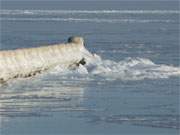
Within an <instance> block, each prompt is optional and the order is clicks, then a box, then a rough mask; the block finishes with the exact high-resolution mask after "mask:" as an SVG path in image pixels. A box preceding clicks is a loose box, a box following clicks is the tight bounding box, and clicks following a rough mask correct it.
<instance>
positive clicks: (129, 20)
mask: <svg viewBox="0 0 180 135" xmlns="http://www.w3.org/2000/svg"><path fill="white" fill-rule="evenodd" d="M0 20H2V21H48V22H49V21H57V22H93V23H174V22H175V21H174V20H171V19H99V18H57V17H56V18H14V17H13V18H8V17H4V18H0Z"/></svg>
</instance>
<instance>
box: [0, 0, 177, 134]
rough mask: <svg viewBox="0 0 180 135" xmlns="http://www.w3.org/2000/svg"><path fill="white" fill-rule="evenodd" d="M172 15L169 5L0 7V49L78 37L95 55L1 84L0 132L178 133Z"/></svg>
mask: <svg viewBox="0 0 180 135" xmlns="http://www.w3.org/2000/svg"><path fill="white" fill-rule="evenodd" d="M179 15H180V11H179V9H178V2H175V1H174V2H143V1H139V2H130V1H129V2H117V1H112V2H107V1H106V2H95V1H93V2H80V1H79V2H57V1H56V2H38V1H36V2H1V9H0V22H1V44H0V49H1V50H7V49H16V48H27V47H35V46H40V45H47V44H54V43H61V42H66V41H67V38H68V37H69V36H72V35H80V36H83V37H84V38H85V46H86V48H87V49H88V50H89V51H90V52H92V53H94V54H95V57H94V58H91V59H89V64H88V65H86V66H80V67H79V68H78V69H77V70H68V69H62V68H60V67H59V66H57V67H56V68H54V69H52V70H51V71H50V72H47V73H45V74H42V75H38V76H36V77H33V78H29V79H18V80H13V81H11V82H9V83H8V84H6V85H3V86H1V87H0V134H1V135H9V134H13V135H15V134H17V135H26V134H27V135H40V134H43V135H45V134H49V135H51V134H63V135H64V134H83V135H85V134H108V135H111V134H123V135H124V134H128V135H129V134H131V135H132V134H133V135H134V134H142V135H146V134H148V135H154V134H156V135H160V134H162V135H165V134H167V135H178V133H179V129H180V122H179V118H180V115H179V96H180V95H179V94H180V93H179V91H180V90H179V86H180V81H179V77H180V66H179V61H180V57H179V46H180V44H179V41H178V37H179V34H178V33H179V27H178V25H179V23H180V22H179ZM69 55H70V54H69Z"/></svg>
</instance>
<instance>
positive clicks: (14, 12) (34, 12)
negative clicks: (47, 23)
mask: <svg viewBox="0 0 180 135" xmlns="http://www.w3.org/2000/svg"><path fill="white" fill-rule="evenodd" d="M58 14H180V12H179V11H178V10H7V9H3V10H0V15H58Z"/></svg>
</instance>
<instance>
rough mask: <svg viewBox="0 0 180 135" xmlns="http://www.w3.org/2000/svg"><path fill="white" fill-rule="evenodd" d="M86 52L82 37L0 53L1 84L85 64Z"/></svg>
mask: <svg viewBox="0 0 180 135" xmlns="http://www.w3.org/2000/svg"><path fill="white" fill-rule="evenodd" d="M85 52H87V53H88V51H87V50H86V49H85V47H84V40H83V38H81V37H70V38H69V39H68V42H67V43H63V44H56V45H50V46H42V47H37V48H27V49H16V50H7V51H0V82H1V83H2V82H6V81H7V80H9V79H13V78H25V77H30V76H33V75H36V74H37V73H41V72H42V71H45V70H48V69H50V68H52V67H55V66H57V65H62V66H63V67H67V68H68V67H73V66H78V65H79V64H85V61H84V53H85ZM89 54H90V53H89Z"/></svg>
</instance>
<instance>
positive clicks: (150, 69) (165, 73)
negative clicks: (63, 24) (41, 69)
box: [54, 54, 180, 80]
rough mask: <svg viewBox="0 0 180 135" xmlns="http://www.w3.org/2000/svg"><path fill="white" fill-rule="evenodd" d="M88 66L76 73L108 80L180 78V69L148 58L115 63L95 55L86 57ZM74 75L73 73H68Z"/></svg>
mask: <svg viewBox="0 0 180 135" xmlns="http://www.w3.org/2000/svg"><path fill="white" fill-rule="evenodd" d="M86 60H87V64H86V65H85V66H82V65H81V66H80V67H79V68H77V69H76V70H74V71H73V72H74V73H77V72H79V73H80V74H86V75H95V76H100V77H103V78H105V79H107V80H116V79H120V80H143V79H160V78H169V77H172V76H180V67H174V66H169V65H165V64H155V63H154V62H152V61H151V60H149V59H146V58H130V57H129V58H126V59H124V60H122V61H119V62H115V61H112V60H103V59H102V58H101V57H100V56H98V55H96V54H94V55H93V57H86ZM59 71H60V72H62V68H59V70H58V68H56V71H55V70H54V72H56V73H60V72H59ZM66 73H67V74H68V73H72V71H69V72H66Z"/></svg>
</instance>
